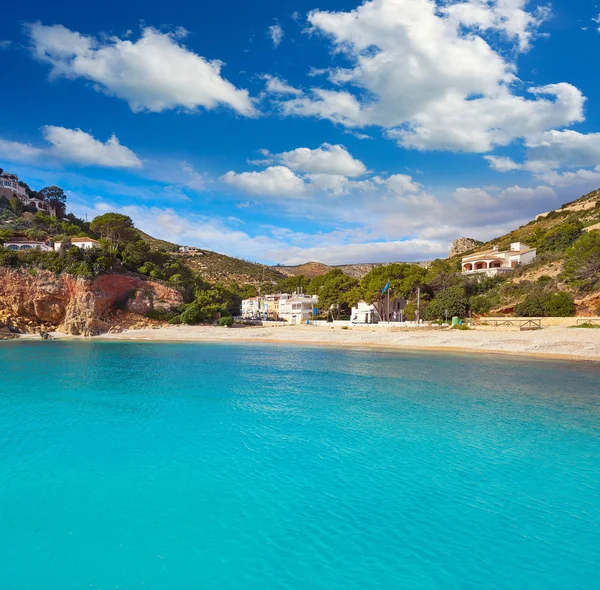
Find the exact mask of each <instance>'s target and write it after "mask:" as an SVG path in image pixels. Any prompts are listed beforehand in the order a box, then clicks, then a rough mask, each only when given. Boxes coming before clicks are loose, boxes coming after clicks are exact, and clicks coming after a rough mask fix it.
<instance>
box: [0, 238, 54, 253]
mask: <svg viewBox="0 0 600 590" xmlns="http://www.w3.org/2000/svg"><path fill="white" fill-rule="evenodd" d="M4 247H5V248H8V249H9V250H14V251H18V250H34V249H35V248H37V249H38V250H42V251H43V252H51V251H52V246H50V245H49V244H47V243H46V242H39V241H37V240H28V239H27V238H13V239H12V240H6V241H5V242H4Z"/></svg>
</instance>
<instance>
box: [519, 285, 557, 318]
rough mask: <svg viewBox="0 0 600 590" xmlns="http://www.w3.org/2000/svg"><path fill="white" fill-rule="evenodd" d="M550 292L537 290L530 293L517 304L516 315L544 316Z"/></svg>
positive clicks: (528, 316)
mask: <svg viewBox="0 0 600 590" xmlns="http://www.w3.org/2000/svg"><path fill="white" fill-rule="evenodd" d="M549 299H550V293H547V292H544V291H537V292H534V293H530V294H529V295H527V297H525V299H524V300H523V301H521V303H518V304H517V305H515V315H518V316H521V317H527V318H531V317H544V316H545V315H546V305H547V304H548V300H549Z"/></svg>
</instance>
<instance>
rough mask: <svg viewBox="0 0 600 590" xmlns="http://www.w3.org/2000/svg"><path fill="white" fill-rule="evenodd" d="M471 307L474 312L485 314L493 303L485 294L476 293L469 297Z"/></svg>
mask: <svg viewBox="0 0 600 590" xmlns="http://www.w3.org/2000/svg"><path fill="white" fill-rule="evenodd" d="M469 307H470V308H471V311H472V312H473V313H475V314H477V315H483V314H486V313H488V312H489V311H490V309H491V307H492V304H491V301H490V299H489V298H488V297H486V296H485V295H476V296H475V297H471V299H469Z"/></svg>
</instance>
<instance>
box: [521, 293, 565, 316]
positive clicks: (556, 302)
mask: <svg viewBox="0 0 600 590" xmlns="http://www.w3.org/2000/svg"><path fill="white" fill-rule="evenodd" d="M515 314H516V315H518V316H522V317H572V316H574V315H575V302H574V300H573V295H571V294H570V293H566V292H565V291H561V292H558V293H551V292H549V291H545V290H541V289H540V290H539V291H536V292H534V293H530V294H529V295H527V297H525V299H524V300H523V301H522V302H521V303H519V304H518V305H516V306H515Z"/></svg>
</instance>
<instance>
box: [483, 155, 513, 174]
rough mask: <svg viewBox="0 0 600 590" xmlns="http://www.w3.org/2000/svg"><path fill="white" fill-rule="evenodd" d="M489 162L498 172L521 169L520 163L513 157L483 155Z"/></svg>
mask: <svg viewBox="0 0 600 590" xmlns="http://www.w3.org/2000/svg"><path fill="white" fill-rule="evenodd" d="M483 157H484V158H485V159H486V160H487V161H488V162H489V163H490V168H492V169H493V170H496V172H511V171H512V170H519V169H520V168H521V165H520V164H517V163H516V162H515V161H514V160H512V159H511V158H506V157H501V156H483Z"/></svg>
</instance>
